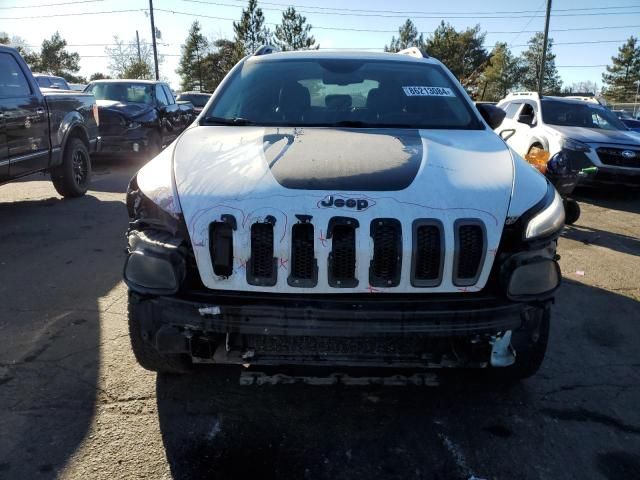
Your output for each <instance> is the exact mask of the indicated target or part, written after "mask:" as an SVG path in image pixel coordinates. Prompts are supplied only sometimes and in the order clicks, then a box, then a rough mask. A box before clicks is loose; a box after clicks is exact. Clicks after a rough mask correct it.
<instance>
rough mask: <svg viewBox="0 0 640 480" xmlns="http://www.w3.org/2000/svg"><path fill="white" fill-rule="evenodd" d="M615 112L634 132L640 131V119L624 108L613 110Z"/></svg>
mask: <svg viewBox="0 0 640 480" xmlns="http://www.w3.org/2000/svg"><path fill="white" fill-rule="evenodd" d="M613 113H615V114H616V116H617V117H618V118H619V119H620V121H621V122H622V123H624V125H625V127H627V128H628V129H629V130H633V131H634V132H640V120H637V119H635V118H633V117H632V116H631V115H629V114H628V113H627V112H625V111H624V110H613Z"/></svg>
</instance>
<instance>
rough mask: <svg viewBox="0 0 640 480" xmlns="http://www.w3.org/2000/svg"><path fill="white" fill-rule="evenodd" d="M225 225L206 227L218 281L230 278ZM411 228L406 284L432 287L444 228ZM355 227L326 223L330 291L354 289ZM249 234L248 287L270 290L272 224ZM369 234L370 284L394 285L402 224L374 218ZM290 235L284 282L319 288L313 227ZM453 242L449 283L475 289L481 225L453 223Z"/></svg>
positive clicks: (304, 225)
mask: <svg viewBox="0 0 640 480" xmlns="http://www.w3.org/2000/svg"><path fill="white" fill-rule="evenodd" d="M227 217H230V216H227ZM227 220H229V219H228V218H227ZM231 220H234V219H231ZM230 225H234V226H235V222H231V223H229V224H226V223H224V222H214V223H212V224H211V226H210V253H211V258H212V263H213V267H214V273H216V275H218V276H220V277H223V278H224V277H229V276H231V275H232V273H233V268H232V266H233V262H232V258H233V232H232V228H231V226H230ZM412 227H413V228H412V245H411V250H412V253H411V265H410V270H411V285H412V286H414V287H436V286H438V285H440V284H441V283H442V281H443V271H444V261H445V254H444V253H445V236H444V227H443V225H442V223H441V222H440V221H438V220H431V219H420V220H416V221H415V222H414V223H413V226H412ZM358 228H359V224H358V221H357V220H355V219H350V218H346V217H334V218H332V219H331V221H330V222H329V227H328V229H327V240H329V241H330V242H331V250H330V252H329V254H328V258H327V281H328V284H329V286H331V287H334V288H354V287H356V286H357V285H358V284H359V279H358V278H357V271H356V258H357V255H356V254H357V252H356V244H357V242H356V238H357V235H358ZM250 232H251V238H250V249H251V255H250V258H249V261H248V262H247V265H246V275H247V282H248V283H249V284H251V285H259V286H274V285H276V283H277V274H278V259H277V258H275V257H274V248H275V247H274V224H273V223H272V222H264V223H254V224H253V225H251V228H250ZM369 233H370V236H371V241H372V244H373V251H372V252H371V254H370V255H368V256H367V258H368V259H369V260H370V263H369V279H368V280H369V285H370V286H371V287H393V286H397V285H399V283H400V278H401V273H402V268H403V265H402V257H403V248H402V225H401V223H400V222H399V221H398V220H396V219H392V218H378V219H374V220H372V221H371V224H370V231H369ZM290 234H291V242H290V246H291V251H290V258H289V260H290V263H289V277H288V278H287V283H288V284H289V285H290V286H292V287H306V288H310V287H314V286H316V285H317V283H318V260H317V258H316V251H315V228H314V225H313V224H312V223H311V222H310V221H301V222H300V223H298V224H295V225H293V226H292V227H291V231H290ZM454 239H455V249H454V264H453V271H452V277H453V278H452V281H453V283H454V285H456V286H471V285H475V284H476V283H477V281H478V278H479V277H480V274H481V272H482V266H483V264H484V258H485V254H486V249H487V239H486V231H485V228H484V225H483V224H482V222H480V221H479V220H475V219H469V220H458V221H456V222H455V224H454Z"/></svg>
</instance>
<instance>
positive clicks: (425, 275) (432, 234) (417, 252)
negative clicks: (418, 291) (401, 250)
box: [411, 220, 444, 287]
mask: <svg viewBox="0 0 640 480" xmlns="http://www.w3.org/2000/svg"><path fill="white" fill-rule="evenodd" d="M443 263H444V234H443V228H442V224H441V223H440V222H438V221H435V220H416V221H415V222H414V224H413V261H412V271H411V284H412V285H413V286H414V287H436V286H438V285H440V283H441V282H442V269H443Z"/></svg>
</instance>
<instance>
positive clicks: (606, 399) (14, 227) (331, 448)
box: [0, 160, 640, 480]
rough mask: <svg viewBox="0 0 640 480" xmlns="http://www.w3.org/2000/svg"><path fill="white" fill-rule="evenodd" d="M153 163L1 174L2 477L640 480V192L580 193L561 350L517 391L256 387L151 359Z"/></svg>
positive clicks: (445, 386) (558, 333) (233, 373)
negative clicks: (138, 347)
mask: <svg viewBox="0 0 640 480" xmlns="http://www.w3.org/2000/svg"><path fill="white" fill-rule="evenodd" d="M139 167H140V164H135V163H131V162H127V161H115V160H102V161H101V162H100V163H98V164H97V165H95V167H94V168H95V178H94V182H93V185H92V189H91V191H90V192H89V193H88V194H87V196H85V197H83V198H80V199H73V200H62V199H61V198H60V197H59V196H58V195H56V193H55V190H54V189H53V187H52V186H51V184H50V182H49V181H48V179H47V178H46V177H44V176H41V175H36V176H31V177H28V178H26V179H24V180H23V181H20V182H15V183H11V184H8V185H4V186H0V224H1V225H2V227H1V228H0V479H51V478H63V479H116V478H117V479H120V478H126V479H129V478H131V479H134V478H135V479H137V478H148V479H169V478H180V479H200V478H207V479H214V478H216V479H217V478H220V479H225V480H229V479H353V478H368V479H378V478H379V479H403V480H405V479H414V478H415V479H439V480H443V479H469V478H472V477H475V478H476V479H496V480H497V479H504V480H513V479H554V480H555V479H576V480H588V479H609V480H620V479H638V478H640V408H639V405H640V373H639V369H640V348H639V346H640V238H639V237H640V193H638V192H635V193H634V192H629V191H620V190H615V191H608V192H582V193H581V194H580V197H579V200H580V202H581V205H582V211H583V216H582V218H581V219H580V220H579V221H578V224H577V225H575V226H573V227H569V228H567V229H566V231H565V232H564V234H563V236H562V238H561V240H560V245H559V253H560V255H561V256H562V258H561V261H560V263H561V267H562V271H563V274H564V278H565V280H564V283H563V286H562V287H561V289H560V290H559V291H558V294H557V298H556V304H555V306H554V307H553V316H552V330H551V339H550V346H549V352H548V355H547V358H546V360H545V362H544V365H543V367H542V369H541V371H540V372H539V373H538V374H537V375H536V376H535V377H533V378H531V379H529V380H526V381H523V382H522V383H520V384H519V385H517V386H514V387H511V388H508V389H507V388H499V387H497V386H496V385H487V384H485V383H483V382H482V381H481V380H480V378H479V377H477V376H476V375H473V374H467V375H457V374H455V373H451V372H448V374H447V375H438V376H436V377H434V379H433V381H432V382H429V383H430V386H419V387H418V386H372V385H369V386H344V385H326V386H318V385H304V384H294V385H281V384H279V385H251V386H245V385H241V382H240V370H239V369H236V368H230V369H226V370H224V371H222V372H216V371H212V370H210V369H207V368H203V369H199V370H198V371H197V372H196V373H194V374H193V375H190V376H184V377H179V376H156V375H155V374H153V373H150V372H147V371H145V370H143V369H142V368H140V367H139V366H138V365H137V364H136V363H135V361H134V358H133V354H132V352H131V349H130V346H129V339H128V334H127V327H126V318H127V317H126V295H127V293H126V288H125V287H124V285H123V283H122V281H121V272H122V265H123V261H124V248H125V237H124V232H125V230H126V226H127V221H128V219H127V215H126V209H125V205H124V192H125V189H126V185H127V182H128V180H129V178H130V177H131V175H132V174H133V173H134V172H135V170H137V169H138V168H139ZM288 373H290V372H288ZM356 373H357V372H356ZM368 373H370V372H368Z"/></svg>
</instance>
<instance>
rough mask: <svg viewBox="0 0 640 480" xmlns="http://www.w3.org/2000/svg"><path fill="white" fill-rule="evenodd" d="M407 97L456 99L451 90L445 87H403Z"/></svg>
mask: <svg viewBox="0 0 640 480" xmlns="http://www.w3.org/2000/svg"><path fill="white" fill-rule="evenodd" d="M402 90H404V94H405V95H406V96H407V97H455V95H454V93H453V91H451V89H450V88H445V87H402Z"/></svg>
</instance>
